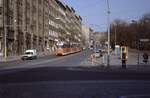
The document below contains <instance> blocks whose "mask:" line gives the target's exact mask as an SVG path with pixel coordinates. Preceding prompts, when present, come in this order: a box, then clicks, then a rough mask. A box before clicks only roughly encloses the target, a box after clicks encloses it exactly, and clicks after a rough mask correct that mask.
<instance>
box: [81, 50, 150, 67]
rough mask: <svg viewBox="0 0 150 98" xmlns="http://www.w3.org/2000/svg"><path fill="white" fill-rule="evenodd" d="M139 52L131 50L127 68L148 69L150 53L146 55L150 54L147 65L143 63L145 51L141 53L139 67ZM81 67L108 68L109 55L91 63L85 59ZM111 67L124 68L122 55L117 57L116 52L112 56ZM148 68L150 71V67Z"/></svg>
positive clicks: (104, 55)
mask: <svg viewBox="0 0 150 98" xmlns="http://www.w3.org/2000/svg"><path fill="white" fill-rule="evenodd" d="M138 52H139V51H138V50H134V49H129V53H128V59H127V62H126V65H127V68H133V69H134V68H135V66H138V67H140V68H142V67H143V68H146V67H147V66H148V65H150V51H146V53H149V59H148V63H147V64H144V63H143V53H144V52H145V51H140V52H139V65H138ZM80 65H81V66H83V67H93V66H101V67H106V66H107V53H105V54H103V56H102V57H100V58H96V59H95V60H94V61H93V62H91V61H89V60H88V57H87V58H85V60H84V61H82V62H81V63H80ZM110 66H111V67H115V68H116V67H117V68H121V67H122V63H121V59H120V55H116V54H115V52H114V51H113V52H112V53H111V54H110ZM145 66H146V67H145ZM148 68H149V69H150V66H149V67H148Z"/></svg>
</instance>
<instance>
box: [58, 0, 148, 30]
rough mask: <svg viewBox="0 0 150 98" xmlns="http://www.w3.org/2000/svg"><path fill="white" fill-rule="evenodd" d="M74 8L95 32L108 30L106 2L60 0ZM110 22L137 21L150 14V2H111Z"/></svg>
mask: <svg viewBox="0 0 150 98" xmlns="http://www.w3.org/2000/svg"><path fill="white" fill-rule="evenodd" d="M60 1H63V2H65V3H66V4H68V5H69V6H71V7H73V8H74V9H75V10H76V12H77V13H78V14H79V15H80V16H81V17H82V18H83V23H84V24H85V25H87V26H91V24H93V25H92V26H91V27H92V28H93V29H94V31H105V30H106V29H107V5H106V4H107V2H106V0H60ZM109 3H110V10H111V15H110V20H111V21H113V20H114V19H123V20H126V21H131V20H137V19H139V18H141V16H142V15H143V14H145V13H148V12H150V0H109Z"/></svg>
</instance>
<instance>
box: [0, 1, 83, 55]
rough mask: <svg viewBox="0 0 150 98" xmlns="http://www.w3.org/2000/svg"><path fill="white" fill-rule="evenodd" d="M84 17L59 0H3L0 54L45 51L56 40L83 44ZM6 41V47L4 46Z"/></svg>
mask: <svg viewBox="0 0 150 98" xmlns="http://www.w3.org/2000/svg"><path fill="white" fill-rule="evenodd" d="M81 24H82V18H81V17H80V16H78V15H77V14H76V12H75V10H74V9H73V8H71V7H69V6H68V5H66V4H63V3H62V2H60V1H59V0H0V52H3V53H4V47H5V45H6V46H7V55H8V56H13V55H21V54H23V52H24V51H25V50H26V49H37V50H38V51H40V52H46V51H47V49H48V48H49V49H51V48H52V47H55V48H56V43H57V41H59V40H61V41H68V42H69V43H80V41H81V40H82V39H81V38H82V37H81V27H82V26H81ZM5 42H6V44H5Z"/></svg>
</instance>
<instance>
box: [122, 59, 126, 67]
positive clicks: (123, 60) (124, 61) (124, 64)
mask: <svg viewBox="0 0 150 98" xmlns="http://www.w3.org/2000/svg"><path fill="white" fill-rule="evenodd" d="M122 69H126V60H125V59H122Z"/></svg>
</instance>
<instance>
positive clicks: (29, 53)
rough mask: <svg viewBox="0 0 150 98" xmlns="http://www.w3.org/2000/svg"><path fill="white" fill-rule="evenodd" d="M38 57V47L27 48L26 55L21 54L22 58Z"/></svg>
mask: <svg viewBox="0 0 150 98" xmlns="http://www.w3.org/2000/svg"><path fill="white" fill-rule="evenodd" d="M36 58H37V50H36V49H30V50H26V51H25V53H24V55H22V56H21V59H22V60H31V59H36Z"/></svg>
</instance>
